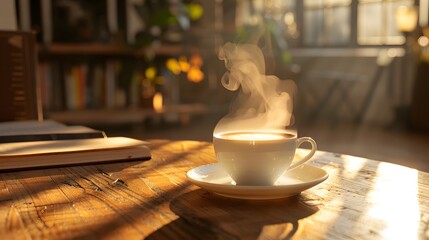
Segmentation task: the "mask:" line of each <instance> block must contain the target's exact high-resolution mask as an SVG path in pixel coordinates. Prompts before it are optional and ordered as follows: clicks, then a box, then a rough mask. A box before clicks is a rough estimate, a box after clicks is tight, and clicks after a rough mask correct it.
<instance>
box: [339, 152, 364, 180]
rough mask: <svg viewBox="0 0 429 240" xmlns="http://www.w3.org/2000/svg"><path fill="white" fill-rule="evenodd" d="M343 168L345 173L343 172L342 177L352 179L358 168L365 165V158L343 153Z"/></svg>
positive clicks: (357, 172)
mask: <svg viewBox="0 0 429 240" xmlns="http://www.w3.org/2000/svg"><path fill="white" fill-rule="evenodd" d="M342 158H343V159H344V169H345V170H346V171H347V174H344V177H346V178H349V179H353V178H355V177H356V176H357V175H358V174H359V170H361V169H362V167H363V166H364V165H365V163H366V161H367V159H365V158H360V157H354V156H348V155H344V156H343V157H342Z"/></svg>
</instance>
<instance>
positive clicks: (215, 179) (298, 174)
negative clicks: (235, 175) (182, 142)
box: [186, 163, 328, 200]
mask: <svg viewBox="0 0 429 240" xmlns="http://www.w3.org/2000/svg"><path fill="white" fill-rule="evenodd" d="M186 176H187V177H188V179H189V180H190V181H191V182H192V183H194V184H195V185H197V186H199V187H201V188H203V189H206V190H207V191H211V192H214V193H216V194H219V195H222V196H225V197H230V198H239V199H255V200H256V199H259V200H262V199H276V198H285V197H290V196H294V195H298V194H299V193H301V192H302V191H304V190H306V189H309V188H311V187H313V186H315V185H317V184H319V183H321V182H323V181H325V180H326V179H327V178H328V173H327V172H326V171H325V170H323V169H321V168H317V167H313V166H310V165H306V164H304V165H302V166H300V167H298V168H296V169H293V170H291V171H289V172H287V173H285V174H283V175H282V176H281V177H280V178H279V180H277V182H276V184H275V185H274V186H239V185H235V182H234V181H233V180H232V179H231V178H230V177H229V175H228V174H227V173H226V172H224V171H223V169H222V168H221V167H220V166H219V164H217V163H213V164H207V165H203V166H199V167H196V168H194V169H192V170H189V171H188V172H187V173H186Z"/></svg>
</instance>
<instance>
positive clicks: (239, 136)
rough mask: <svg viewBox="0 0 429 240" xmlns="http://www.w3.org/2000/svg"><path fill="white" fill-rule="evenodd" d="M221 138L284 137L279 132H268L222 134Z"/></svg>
mask: <svg viewBox="0 0 429 240" xmlns="http://www.w3.org/2000/svg"><path fill="white" fill-rule="evenodd" d="M222 138H225V139H231V140H280V139H283V138H284V137H283V136H282V135H279V134H270V133H237V134H229V135H224V136H222Z"/></svg>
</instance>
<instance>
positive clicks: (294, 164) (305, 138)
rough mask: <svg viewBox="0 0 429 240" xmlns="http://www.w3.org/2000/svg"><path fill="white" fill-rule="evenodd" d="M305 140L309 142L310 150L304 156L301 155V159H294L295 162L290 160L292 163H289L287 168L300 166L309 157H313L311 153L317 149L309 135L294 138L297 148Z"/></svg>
mask: <svg viewBox="0 0 429 240" xmlns="http://www.w3.org/2000/svg"><path fill="white" fill-rule="evenodd" d="M305 142H309V143H310V144H311V151H310V152H309V153H308V154H307V155H306V156H305V157H303V158H302V159H301V160H299V161H296V162H292V164H291V165H290V167H289V169H288V170H292V169H294V168H297V167H299V166H301V165H302V164H304V163H306V162H308V161H309V160H310V159H311V157H313V155H314V154H315V153H316V150H317V144H316V141H314V140H313V139H312V138H310V137H302V138H298V139H297V140H296V147H297V148H298V147H299V146H300V145H301V144H303V143H305Z"/></svg>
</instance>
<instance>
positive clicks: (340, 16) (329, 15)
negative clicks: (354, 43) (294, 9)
mask: <svg viewBox="0 0 429 240" xmlns="http://www.w3.org/2000/svg"><path fill="white" fill-rule="evenodd" d="M350 5H351V0H304V16H303V18H304V19H303V43H304V45H306V46H334V45H335V46H337V45H347V44H348V43H349V42H350V33H351V17H350V15H351V8H350Z"/></svg>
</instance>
